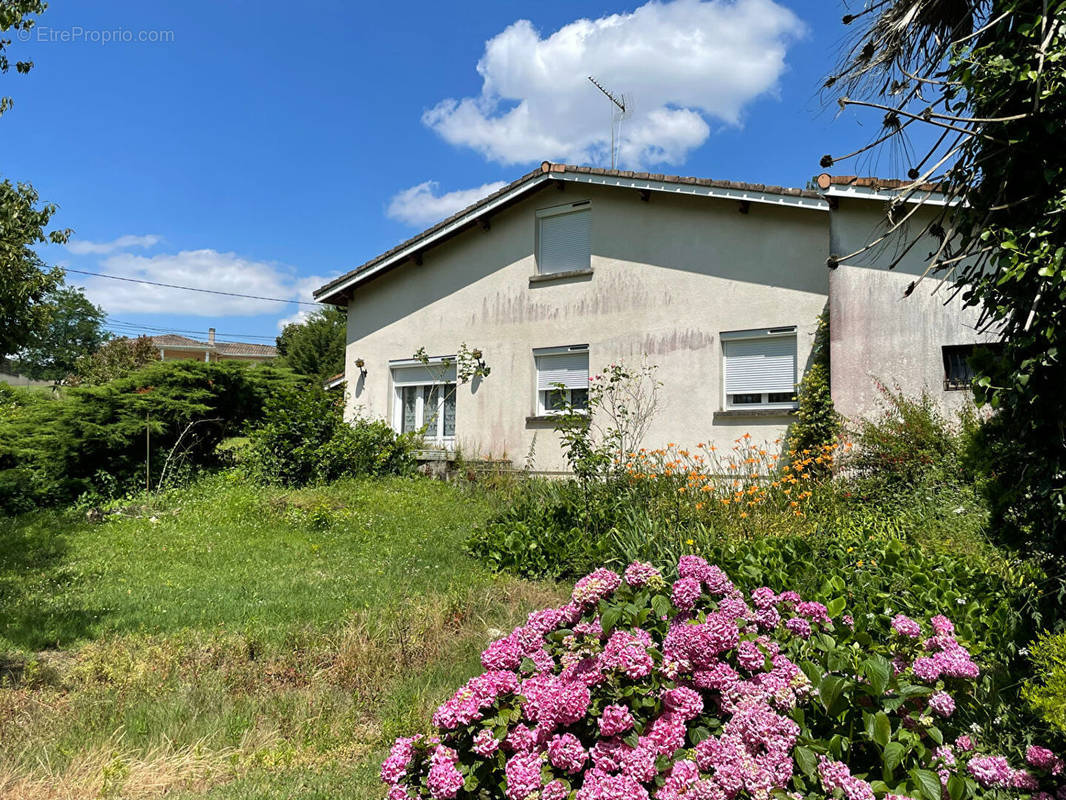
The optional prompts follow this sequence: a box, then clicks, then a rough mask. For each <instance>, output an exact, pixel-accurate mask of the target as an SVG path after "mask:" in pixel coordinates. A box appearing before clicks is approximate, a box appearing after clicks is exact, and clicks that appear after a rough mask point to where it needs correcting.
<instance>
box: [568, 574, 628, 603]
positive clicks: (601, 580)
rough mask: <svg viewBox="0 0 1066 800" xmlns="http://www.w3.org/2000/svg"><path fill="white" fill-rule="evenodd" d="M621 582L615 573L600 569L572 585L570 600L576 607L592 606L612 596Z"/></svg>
mask: <svg viewBox="0 0 1066 800" xmlns="http://www.w3.org/2000/svg"><path fill="white" fill-rule="evenodd" d="M621 582H622V579H621V578H619V577H618V573H617V572H612V571H611V570H609V569H605V568H603V567H601V568H600V569H598V570H596V571H595V572H592V573H590V574H588V575H586V576H585V577H584V578H582V579H581V580H579V581H578V582H577V583H576V584H574V592H573V594H572V595H571V599H572V600H573V602H574V603H575V604H576V605H578V606H582V607H587V606H590V605H594V604H596V603H598V602H599V601H600V600H601V599H603V598H604V597H607V596H608V595H610V594H612V593H613V592H614V590H615V589H617V588H618V584H620V583H621Z"/></svg>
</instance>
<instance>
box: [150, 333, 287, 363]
mask: <svg viewBox="0 0 1066 800" xmlns="http://www.w3.org/2000/svg"><path fill="white" fill-rule="evenodd" d="M150 338H151V340H152V344H153V345H155V347H156V348H158V350H159V358H160V359H161V360H163V361H178V360H182V359H186V360H193V361H248V362H252V363H257V364H258V363H262V362H264V361H272V360H273V359H275V358H277V356H278V349H277V348H276V347H274V346H273V345H268V344H251V343H249V342H219V341H215V329H214V328H209V329H208V331H207V341H206V342H201V341H198V340H197V339H190V338H189V337H187V336H178V335H177V334H174V333H165V334H163V335H162V336H152V337H150Z"/></svg>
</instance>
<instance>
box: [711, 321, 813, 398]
mask: <svg viewBox="0 0 1066 800" xmlns="http://www.w3.org/2000/svg"><path fill="white" fill-rule="evenodd" d="M722 359H723V365H722V367H723V369H722V371H723V374H724V383H725V407H726V408H727V409H729V408H752V407H757V406H761V407H763V408H795V407H796V328H795V326H790V327H785V328H767V329H762V330H751V331H729V332H726V333H723V334H722Z"/></svg>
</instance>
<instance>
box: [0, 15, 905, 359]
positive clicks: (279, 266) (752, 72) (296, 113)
mask: <svg viewBox="0 0 1066 800" xmlns="http://www.w3.org/2000/svg"><path fill="white" fill-rule="evenodd" d="M842 13H843V6H842V5H841V4H839V3H837V2H832V1H831V2H825V1H824V0H773V1H772V0H736V2H726V1H725V0H722V1H721V2H698V0H675V2H671V3H662V4H648V5H643V4H641V3H622V2H615V3H607V2H585V1H580V0H579V1H572V2H565V3H564V2H553V1H549V2H540V3H513V2H504V1H502V0H493V1H492V2H486V1H485V0H481V2H470V3H456V2H451V3H441V2H432V3H417V2H416V3H407V4H406V5H402V6H396V5H393V4H391V3H351V2H341V1H340V0H315V1H314V2H307V3H291V2H275V0H254V1H253V0H183V2H180V3H178V2H171V3H146V2H143V0H141V1H140V2H132V1H131V2H120V1H118V0H93V2H89V0H70V1H69V2H63V1H62V0H55V1H54V2H53V3H52V5H51V7H50V8H49V9H48V10H47V11H46V12H45V14H44V15H42V16H41V18H40V20H39V27H38V28H37V29H36V30H34V31H32V32H31V34H30V36H29V40H28V41H24V42H19V41H16V43H15V44H13V45H12V47H11V48H10V53H11V56H12V59H13V60H14V59H16V58H17V59H27V58H28V59H32V60H33V61H34V62H35V65H36V66H35V68H34V69H33V71H32V72H31V73H30V74H29V75H28V76H16V75H15V74H14V72H13V71H12V72H11V73H9V74H8V75H7V76H4V77H3V78H0V89H2V92H3V94H8V95H11V96H12V97H13V98H14V100H15V105H14V107H13V108H12V109H11V110H10V111H8V112H7V113H6V114H5V115H4V116H3V118H0V147H2V151H0V152H3V154H4V158H3V161H2V162H0V175H2V176H3V177H5V178H8V179H12V180H23V181H29V182H31V183H33V184H34V185H35V186H36V188H37V189H38V191H39V192H40V194H41V196H42V198H44V199H46V200H48V201H51V202H55V203H57V204H58V205H59V206H60V212H59V213H58V214H57V215H56V217H55V219H54V222H55V224H56V225H57V226H59V227H70V228H73V229H74V230H75V236H74V238H73V239H72V242H71V244H70V245H69V246H68V247H47V248H43V249H42V255H43V256H44V257H45V258H46V260H49V261H50V262H52V263H59V264H61V265H64V266H68V267H72V268H76V269H84V270H88V271H102V272H107V273H110V274H115V275H129V276H135V277H144V278H150V279H154V280H163V281H167V282H172V283H182V284H192V285H197V286H203V287H205V288H221V289H226V290H229V291H238V292H246V293H248V294H256V295H269V296H281V297H285V298H293V299H295V298H301V299H304V300H309V299H310V291H311V290H312V289H313V288H315V287H317V285H318V284H319V283H321V282H322V281H323V280H324V279H326V278H329V277H332V276H334V275H336V274H339V273H341V272H344V271H346V270H347V269H350V268H351V267H353V266H356V265H358V264H360V263H362V262H363V261H365V260H367V259H368V258H371V257H373V256H374V255H376V254H377V253H379V252H381V251H383V250H385V249H388V248H389V247H391V246H393V245H394V244H396V243H398V242H399V241H400V240H402V239H404V238H406V237H407V236H410V235H411V234H413V233H415V232H417V231H418V230H420V229H421V228H423V227H425V226H426V225H427V224H429V223H431V222H432V221H433V216H434V215H435V214H436V215H438V216H442V215H444V214H445V213H450V212H451V210H453V208H454V206H455V204H456V203H459V202H462V201H464V200H470V199H473V198H475V197H476V195H477V193H478V191H479V190H480V191H487V190H489V189H491V188H494V184H496V183H497V182H500V181H509V180H513V179H514V178H516V177H518V176H519V175H521V174H523V173H525V172H528V171H529V170H530V169H532V168H533V167H534V166H535V165H536V164H538V163H539V162H540V161H541V160H543V159H544V158H551V159H553V160H567V161H575V160H576V161H579V162H583V163H597V164H601V165H602V164H604V162H605V160H606V159H607V158H608V156H607V154H606V148H605V146H604V143H603V141H604V140H605V138H606V136H607V135H609V110H608V107H607V105H606V100H605V99H604V98H602V97H600V96H599V95H597V94H596V91H595V89H594V88H592V87H591V86H589V85H587V81H585V75H587V74H590V73H591V74H595V75H596V76H597V77H598V78H599V79H600V80H602V81H603V82H604V83H605V84H606V85H607V86H609V87H611V88H612V89H614V90H616V91H619V92H625V93H627V95H629V96H630V97H631V99H632V106H633V108H634V112H633V115H632V116H631V118H630V119H628V120H626V121H625V122H624V123H623V145H622V153H621V157H622V159H623V163H622V164H621V166H623V167H628V168H646V169H651V170H653V171H656V172H670V173H680V174H689V175H699V176H707V177H714V178H722V179H733V180H744V181H753V182H765V183H774V184H783V185H791V186H803V185H805V184H806V182H807V181H808V180H809V179H810V178H811V177H812V176H813V175H815V174H817V173H818V172H820V171H821V169H820V168H819V166H818V160H819V158H820V156H821V155H822V154H823V153H826V152H836V153H840V152H844V151H846V150H850V149H852V148H853V147H854V146H856V145H858V144H863V143H865V142H866V141H868V140H869V139H870V138H871V137H872V136H873V135H874V134H875V133H876V130H877V119H876V117H873V116H863V115H861V114H859V113H857V112H853V111H850V110H849V111H848V112H847V113H846V114H844V115H842V116H840V117H839V118H838V117H837V116H836V114H835V107H834V108H829V109H825V108H823V106H822V103H821V100H820V98H819V96H818V87H819V85H820V82H821V80H822V79H823V78H824V76H825V74H826V73H827V71H828V70H829V69H830V68H831V66H832V64H833V63H834V61H835V59H836V57H837V53H838V51H839V48H840V45H841V41H842V38H843V36H844V35H845V33H846V32H847V31H846V29H845V28H844V27H843V26H842V25H841V23H840V16H841V14H842ZM611 15H615V16H613V17H612V16H611ZM522 20H526V21H528V22H521V21H522ZM579 20H586V22H578V21H579ZM142 32H143V33H142ZM142 37H143V38H146V39H148V40H150V41H138V39H140V38H142ZM108 38H110V39H111V41H105V40H106V39H108ZM123 39H132V41H123ZM487 43H490V44H487ZM479 61H480V62H481V64H482V70H481V73H479V71H478V64H479ZM583 82H584V83H583ZM627 137H628V138H627ZM545 151H550V152H545ZM858 168H859V169H860V171H864V172H871V171H877V172H879V173H881V174H883V175H886V176H889V177H891V176H892V175H893V174H894V172H895V171H896V169H897V166H896V165H893V164H891V163H889V162H887V161H885V160H882V162H881V163H878V162H876V161H874V162H860V163H859V164H858ZM855 169H856V165H854V164H851V163H849V164H848V165H845V166H842V167H840V168H838V170H837V171H838V172H842V173H844V172H852V171H854V170H855ZM426 182H432V183H429V184H427V183H426ZM451 193H456V194H454V195H452V194H451ZM70 281H71V282H72V283H76V284H78V285H85V286H87V289H88V291H89V293H90V296H91V297H92V299H93V300H94V301H95V302H97V303H100V304H101V305H103V306H104V307H105V309H106V310H107V311H108V312H109V313H110V314H111V316H112V318H113V319H114V320H119V321H122V322H123V323H133V324H134V325H140V326H152V327H159V328H167V329H178V330H189V331H206V329H207V328H208V327H209V326H214V327H216V328H217V329H218V330H219V331H220V332H221V333H224V334H247V335H249V336H252V335H254V336H258V337H271V336H274V335H275V334H276V333H277V332H278V326H279V324H280V322H281V321H283V320H284V319H286V318H292V317H293V315H294V314H296V313H297V312H298V311H299V310H300V307H298V306H296V305H293V304H287V305H286V304H280V303H260V302H252V301H241V300H235V299H224V298H213V297H210V296H207V295H197V294H193V293H188V292H178V291H171V290H152V289H149V288H147V287H143V286H139V285H135V284H123V283H119V282H117V281H104V280H101V279H92V278H86V277H83V276H75V275H71V276H70ZM126 329H127V328H124V330H126ZM230 338H233V337H232V336H231V337H230Z"/></svg>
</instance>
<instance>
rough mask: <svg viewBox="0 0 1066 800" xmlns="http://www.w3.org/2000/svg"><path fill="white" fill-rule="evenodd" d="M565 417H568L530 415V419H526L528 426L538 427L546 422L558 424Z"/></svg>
mask: <svg viewBox="0 0 1066 800" xmlns="http://www.w3.org/2000/svg"><path fill="white" fill-rule="evenodd" d="M576 413H577V414H579V415H581V416H582V417H587V416H588V415H587V414H586V413H585V412H583V411H578V412H576ZM565 416H566V414H530V415H529V416H528V417H526V424H527V425H536V424H541V423H545V422H552V423H554V422H558V421H559V420H560V419H562V418H563V417H565Z"/></svg>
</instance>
